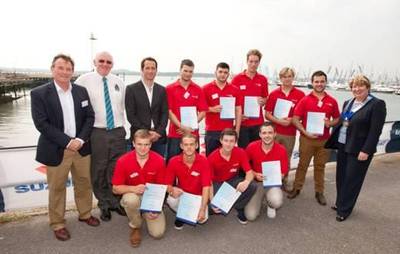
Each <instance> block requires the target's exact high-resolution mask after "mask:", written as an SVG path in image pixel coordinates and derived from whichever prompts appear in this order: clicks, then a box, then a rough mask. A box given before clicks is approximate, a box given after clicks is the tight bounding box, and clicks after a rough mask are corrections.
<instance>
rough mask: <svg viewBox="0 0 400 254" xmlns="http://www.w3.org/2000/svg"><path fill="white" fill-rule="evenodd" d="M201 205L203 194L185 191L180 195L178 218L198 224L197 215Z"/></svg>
mask: <svg viewBox="0 0 400 254" xmlns="http://www.w3.org/2000/svg"><path fill="white" fill-rule="evenodd" d="M200 207H201V196H199V195H193V194H190V193H187V192H184V193H183V194H182V195H181V196H180V197H179V206H178V211H177V212H176V218H177V219H178V220H180V221H183V222H186V223H188V224H192V225H195V224H197V217H198V215H199V211H200Z"/></svg>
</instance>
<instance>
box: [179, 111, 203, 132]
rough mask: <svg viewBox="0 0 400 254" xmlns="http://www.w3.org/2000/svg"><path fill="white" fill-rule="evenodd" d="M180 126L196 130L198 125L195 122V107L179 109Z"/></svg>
mask: <svg viewBox="0 0 400 254" xmlns="http://www.w3.org/2000/svg"><path fill="white" fill-rule="evenodd" d="M180 113H181V124H182V125H183V126H186V127H189V128H192V129H193V130H197V129H198V128H199V123H198V122H197V108H196V107H194V106H193V107H181V108H180Z"/></svg>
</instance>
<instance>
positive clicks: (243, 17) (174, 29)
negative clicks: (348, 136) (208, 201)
mask: <svg viewBox="0 0 400 254" xmlns="http://www.w3.org/2000/svg"><path fill="white" fill-rule="evenodd" d="M1 8H2V14H1V15H0V22H1V27H2V29H1V44H0V45H1V46H0V66H1V67H9V68H48V67H49V66H50V62H51V59H52V57H53V56H54V55H56V54H58V53H60V52H63V53H67V54H69V55H71V56H72V58H73V59H74V60H75V62H76V68H75V69H76V70H89V69H90V68H91V63H92V52H98V51H102V50H106V51H109V52H110V53H111V54H112V55H113V56H114V62H115V65H114V68H116V69H128V70H132V71H138V70H139V69H140V66H139V65H140V60H141V59H142V58H143V57H146V56H153V57H155V58H156V59H157V60H158V62H159V71H178V69H179V64H180V61H181V60H182V59H184V58H189V59H192V60H193V61H194V63H195V71H197V72H208V73H210V72H213V71H214V68H215V66H216V64H217V63H218V62H221V61H225V62H228V63H229V64H230V65H231V68H232V70H233V71H234V72H239V71H240V70H241V69H243V68H245V66H246V65H245V62H246V53H247V51H248V50H249V49H252V48H257V49H259V50H260V51H261V52H262V53H263V58H262V61H261V64H262V66H261V67H260V71H261V72H263V73H268V74H271V72H273V71H274V70H277V69H278V70H279V69H280V68H282V67H285V66H290V67H294V68H295V69H296V70H298V71H299V72H301V73H309V72H310V71H311V70H315V69H323V70H327V69H328V67H329V66H332V67H333V69H334V68H338V69H339V70H341V69H349V68H356V67H358V66H359V65H360V66H361V67H362V69H363V71H364V72H374V73H375V72H387V73H389V74H393V75H397V76H399V77H400V64H399V61H400V32H399V31H400V30H399V27H400V15H399V12H398V10H400V1H398V0H381V1H378V0H376V1H374V0H347V1H345V0H324V1H321V0H246V1H239V0H220V1H218V0H201V1H199V0H198V1H192V0H186V1H185V0H168V1H165V0H164V1H163V0H159V1H158V0H153V1H152V0H147V1H143V0H141V1H137V0H114V1H110V0H108V1H103V0H97V1H92V0H86V1H83V0H79V1H78V0H69V1H56V0H36V1H29V0H3V1H2V5H1ZM91 33H93V34H94V36H95V37H96V38H97V40H95V41H90V40H89V37H90V34H91ZM91 42H93V45H92V44H91Z"/></svg>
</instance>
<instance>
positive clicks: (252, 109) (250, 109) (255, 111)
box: [244, 96, 260, 118]
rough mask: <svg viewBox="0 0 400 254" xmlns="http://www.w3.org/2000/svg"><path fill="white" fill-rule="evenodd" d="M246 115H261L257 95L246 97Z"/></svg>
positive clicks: (250, 116) (253, 116)
mask: <svg viewBox="0 0 400 254" xmlns="http://www.w3.org/2000/svg"><path fill="white" fill-rule="evenodd" d="M244 116H246V117H248V118H258V117H260V105H259V104H258V97H257V96H245V97H244Z"/></svg>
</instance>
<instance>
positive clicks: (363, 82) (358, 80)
mask: <svg viewBox="0 0 400 254" xmlns="http://www.w3.org/2000/svg"><path fill="white" fill-rule="evenodd" d="M354 85H355V86H366V87H367V89H370V88H371V81H369V79H368V78H367V77H366V76H365V75H362V74H358V75H356V76H355V77H354V78H352V79H351V80H350V82H349V86H350V88H353V86H354Z"/></svg>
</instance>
